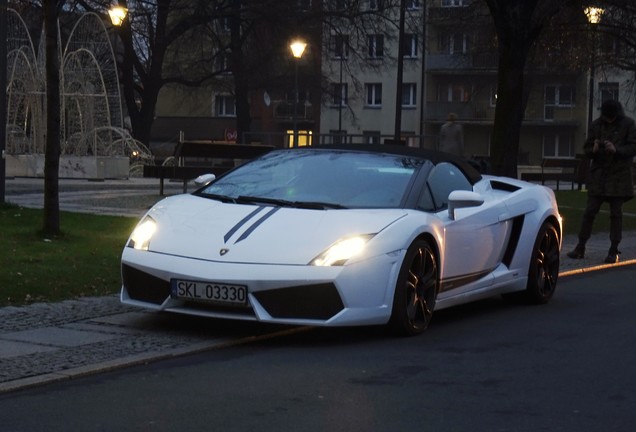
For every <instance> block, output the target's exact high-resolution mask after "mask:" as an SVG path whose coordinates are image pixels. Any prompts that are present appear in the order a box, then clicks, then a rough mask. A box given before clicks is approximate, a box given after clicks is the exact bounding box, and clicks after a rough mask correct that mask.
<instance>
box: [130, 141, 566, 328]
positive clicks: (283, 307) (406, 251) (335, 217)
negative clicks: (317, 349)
mask: <svg viewBox="0 0 636 432" xmlns="http://www.w3.org/2000/svg"><path fill="white" fill-rule="evenodd" d="M198 180H199V183H201V184H205V185H204V186H202V187H201V188H200V189H199V190H197V191H196V192H194V193H192V194H183V195H177V196H173V197H169V198H166V199H164V200H162V201H160V202H159V203H157V204H156V205H155V206H154V207H153V208H152V209H151V210H150V211H148V213H147V214H146V215H145V216H144V217H143V219H142V220H141V221H140V222H139V224H138V225H137V227H136V228H135V230H134V232H133V233H132V235H131V236H130V239H129V241H128V243H127V245H126V247H125V248H124V251H123V255H122V269H121V270H122V280H123V286H122V291H121V301H122V302H123V303H125V304H128V305H133V306H140V307H144V308H149V309H154V310H157V311H169V312H179V313H185V314H191V315H200V316H206V317H216V318H228V319H239V320H258V321H264V322H271V323H283V324H294V325H312V326H313V325H316V326H349V325H375V324H390V325H391V326H393V327H394V328H395V329H397V330H398V331H399V332H401V333H405V334H418V333H421V332H422V331H424V330H425V329H426V327H427V325H428V324H429V322H430V320H431V317H432V314H433V311H434V310H439V309H442V308H447V307H449V306H454V305H458V304H461V303H466V302H469V301H472V300H476V299H481V298H484V297H488V296H493V295H497V294H504V295H515V296H522V297H524V298H525V299H527V300H528V301H530V302H534V303H547V302H548V301H549V300H550V298H551V297H552V295H553V293H554V290H555V288H556V283H557V277H558V272H559V253H560V249H561V217H560V216H559V213H558V209H557V204H556V201H555V197H554V193H553V192H552V190H550V189H549V188H547V187H544V186H540V185H535V184H530V183H526V182H523V181H519V180H515V179H511V178H504V177H495V176H486V175H481V174H480V173H479V172H477V171H476V170H475V169H473V168H472V167H471V166H470V165H469V164H467V163H466V162H464V161H463V160H460V159H456V158H454V157H452V156H450V155H447V154H443V153H438V152H430V151H423V150H418V149H412V148H406V147H392V146H382V145H380V146H366V145H365V146H363V145H358V146H328V147H304V148H296V149H280V150H273V151H271V152H269V153H267V154H266V155H264V156H261V157H259V158H257V159H254V160H252V161H250V162H247V163H246V164H244V165H242V166H240V167H238V168H235V169H234V170H232V171H229V172H227V173H225V174H224V175H221V176H219V177H218V178H214V176H213V175H209V176H203V177H202V178H200V179H198ZM206 182H207V184H206Z"/></svg>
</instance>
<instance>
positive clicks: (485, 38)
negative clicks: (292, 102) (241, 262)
mask: <svg viewBox="0 0 636 432" xmlns="http://www.w3.org/2000/svg"><path fill="white" fill-rule="evenodd" d="M473 1H474V0H429V1H426V2H424V1H418V0H412V1H407V11H406V12H407V22H409V20H410V22H412V23H413V22H415V23H417V22H421V23H422V25H421V26H420V27H419V28H417V29H416V30H415V31H413V28H414V27H411V30H410V31H409V30H407V31H406V34H405V37H404V39H403V42H402V43H403V44H404V45H403V46H404V47H405V58H404V75H403V80H402V81H403V84H402V98H401V99H402V100H401V103H400V107H399V109H401V114H402V115H401V131H402V132H401V138H402V139H403V140H404V141H406V143H407V145H413V146H421V147H426V148H436V147H437V142H438V135H439V130H440V127H441V125H442V124H443V123H444V122H445V120H446V118H447V116H448V114H449V113H455V114H457V116H458V119H459V122H460V123H461V124H462V125H463V127H464V136H465V153H466V156H477V157H488V156H489V155H490V140H491V131H492V126H493V122H494V115H495V106H496V102H497V57H496V48H495V40H496V38H495V33H494V28H493V25H492V19H491V18H490V16H489V14H488V13H487V11H485V12H484V11H483V10H482V11H479V9H478V8H475V7H469V6H471V4H472V3H473ZM373 3H374V2H373V1H370V2H369V4H370V5H371V4H373ZM325 37H326V36H325ZM332 37H333V36H332ZM382 38H383V42H384V43H383V44H378V43H377V41H378V40H382ZM398 43H399V41H398V38H397V37H396V36H395V35H384V36H382V35H373V34H370V35H369V38H368V45H367V46H366V47H356V48H355V49H358V50H367V52H368V56H369V57H375V58H377V60H378V61H382V60H383V59H386V63H387V64H386V67H385V68H384V69H377V70H369V69H366V70H360V71H357V72H356V73H355V74H354V75H355V76H356V77H357V79H358V80H360V81H361V82H362V85H359V86H358V87H357V88H355V90H353V88H354V86H352V83H351V82H350V81H348V80H349V78H348V77H347V75H346V74H344V75H343V74H340V73H339V69H340V68H341V67H342V66H341V65H342V63H343V62H344V63H345V64H347V55H346V52H345V51H344V50H343V49H339V48H338V45H337V44H335V45H334V44H332V46H333V47H334V49H333V50H331V51H330V52H325V53H324V56H323V68H324V69H326V70H327V71H328V73H329V75H330V77H331V81H332V82H333V85H334V88H336V89H337V90H334V91H333V95H332V99H331V103H327V104H325V105H323V108H322V115H321V119H320V134H335V133H337V132H338V133H341V134H342V135H346V136H348V137H353V136H359V135H361V136H362V137H363V140H364V141H365V142H380V141H381V140H382V137H385V136H392V135H393V132H394V127H395V115H394V114H395V110H396V102H395V99H396V86H397V85H398V84H397V83H398V80H397V79H396V76H395V70H396V66H395V60H394V58H395V55H394V53H395V52H397V47H398V45H397V44H398ZM378 46H380V47H381V49H382V50H383V51H380V49H379V48H378ZM388 53H393V55H390V54H388ZM596 74H597V77H596V78H595V80H594V92H593V98H594V102H593V112H594V117H596V115H598V110H597V108H598V107H600V104H601V103H602V101H603V100H605V99H606V98H609V97H615V98H616V97H617V98H619V99H621V94H620V91H619V88H620V87H621V84H620V79H619V77H616V76H610V75H607V74H606V75H602V73H601V72H600V71H599V70H597V71H596ZM343 77H344V78H343ZM588 82H589V71H588V70H585V69H583V70H581V69H580V68H578V69H577V68H573V67H571V66H570V65H568V64H567V63H564V62H560V59H559V57H558V56H552V57H550V56H546V57H540V58H538V59H534V60H533V61H532V62H531V63H530V65H529V74H528V78H527V81H526V86H527V88H528V90H529V94H528V102H527V107H526V111H525V117H524V122H523V125H522V131H521V141H520V151H519V155H518V164H519V165H520V166H523V165H538V164H539V163H540V161H541V159H542V158H547V157H557V158H572V157H575V155H576V154H577V153H580V152H581V146H582V143H583V141H584V139H585V135H586V131H587V124H588V118H587V116H588V106H589V102H590V97H589V86H588ZM625 105H627V104H625ZM628 113H629V111H628ZM351 140H352V141H353V138H352V139H351Z"/></svg>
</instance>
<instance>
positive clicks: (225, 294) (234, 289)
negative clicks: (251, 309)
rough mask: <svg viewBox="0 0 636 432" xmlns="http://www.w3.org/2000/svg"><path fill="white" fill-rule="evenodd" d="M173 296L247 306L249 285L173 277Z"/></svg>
mask: <svg viewBox="0 0 636 432" xmlns="http://www.w3.org/2000/svg"><path fill="white" fill-rule="evenodd" d="M171 287H172V298H175V299H182V300H196V301H210V302H215V303H225V304H232V305H239V306H245V305H246V304H247V287H246V286H244V285H232V284H226V283H221V282H204V281H190V280H181V279H173V280H172V283H171Z"/></svg>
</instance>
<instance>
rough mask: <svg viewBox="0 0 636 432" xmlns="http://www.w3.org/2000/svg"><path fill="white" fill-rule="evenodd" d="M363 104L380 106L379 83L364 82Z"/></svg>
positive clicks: (380, 92) (380, 93)
mask: <svg viewBox="0 0 636 432" xmlns="http://www.w3.org/2000/svg"><path fill="white" fill-rule="evenodd" d="M364 106H365V107H368V108H380V107H382V84H381V83H366V84H365V85H364Z"/></svg>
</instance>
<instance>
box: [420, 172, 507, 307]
mask: <svg viewBox="0 0 636 432" xmlns="http://www.w3.org/2000/svg"><path fill="white" fill-rule="evenodd" d="M428 187H429V189H430V193H431V196H432V200H433V201H434V203H435V204H434V205H435V208H436V213H437V215H438V217H439V218H440V219H441V220H442V221H443V223H444V226H445V229H444V233H443V235H444V254H443V257H442V259H441V268H440V276H441V288H440V291H441V292H442V293H443V292H446V291H453V295H454V294H458V293H461V292H465V291H469V290H472V289H478V288H483V287H485V286H488V285H491V284H492V282H493V277H492V276H491V273H492V271H493V270H494V269H495V268H496V267H497V266H498V265H499V263H500V262H501V259H502V257H503V253H504V246H505V244H506V241H507V237H508V235H509V232H510V227H511V225H510V224H511V223H510V221H509V218H507V217H506V214H507V208H506V206H505V204H503V203H502V202H501V201H499V200H493V199H488V197H487V196H485V197H484V199H485V200H484V203H483V204H481V205H479V206H474V207H466V208H460V209H457V210H456V211H455V218H454V219H451V218H450V217H449V214H448V210H447V209H448V195H449V194H450V192H452V191H454V190H472V185H471V184H470V182H469V181H468V179H467V178H466V177H465V176H464V174H463V173H462V172H461V171H460V170H459V168H457V167H456V166H455V165H453V164H451V163H440V164H438V165H437V166H435V168H433V170H431V173H430V175H429V178H428Z"/></svg>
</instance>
